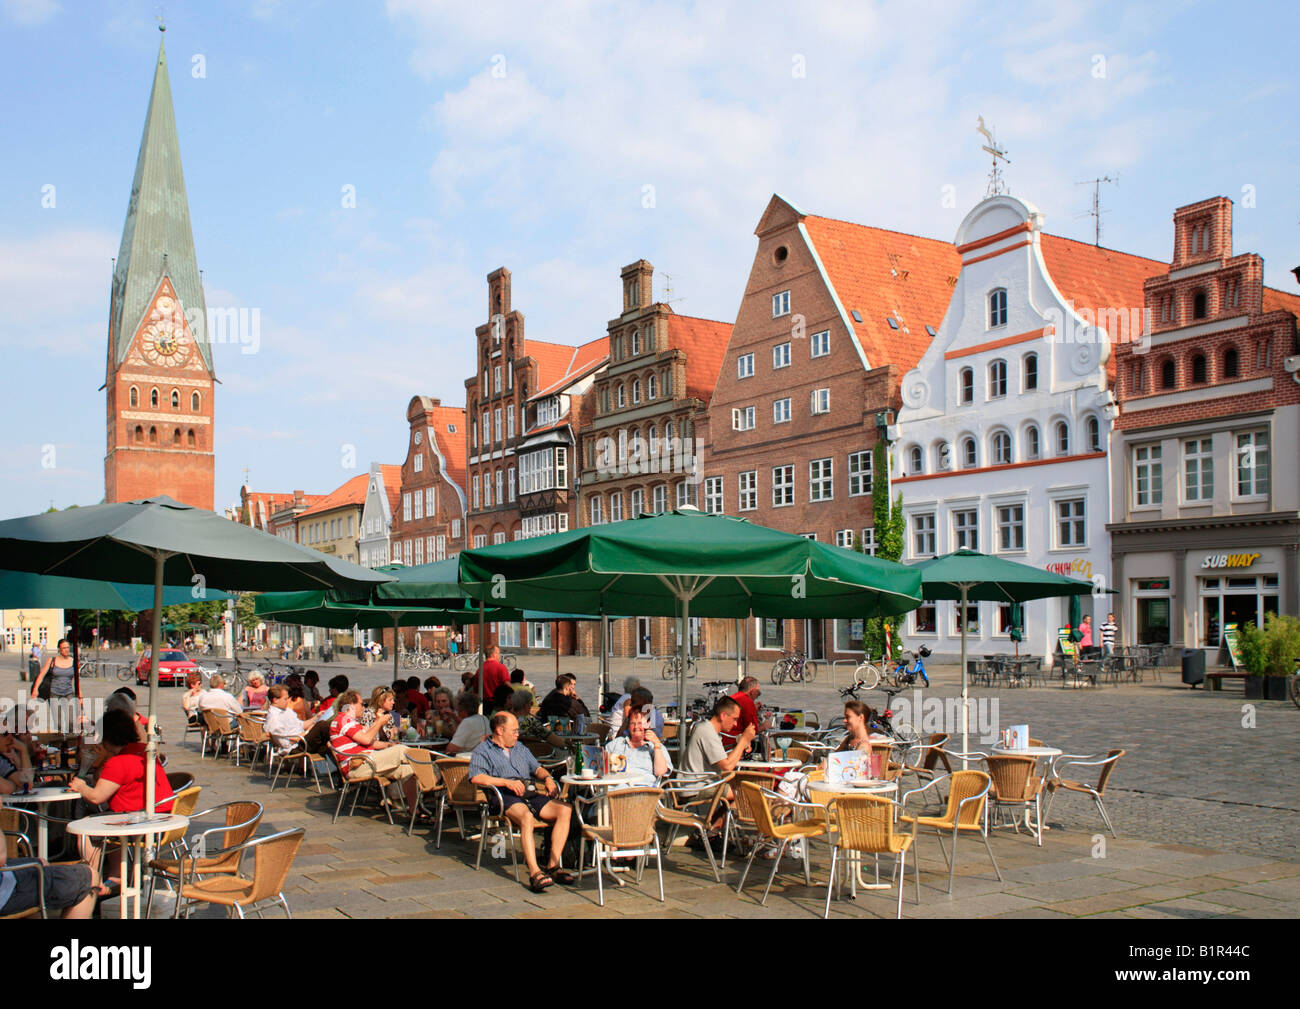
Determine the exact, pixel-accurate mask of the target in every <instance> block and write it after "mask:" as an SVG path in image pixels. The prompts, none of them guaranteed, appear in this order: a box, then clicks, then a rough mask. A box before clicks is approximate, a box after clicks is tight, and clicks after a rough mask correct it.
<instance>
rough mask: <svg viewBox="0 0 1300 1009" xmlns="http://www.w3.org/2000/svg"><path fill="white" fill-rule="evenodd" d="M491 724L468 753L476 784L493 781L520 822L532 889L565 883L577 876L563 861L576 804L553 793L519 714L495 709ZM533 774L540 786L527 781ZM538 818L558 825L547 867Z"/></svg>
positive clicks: (491, 802)
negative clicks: (541, 861)
mask: <svg viewBox="0 0 1300 1009" xmlns="http://www.w3.org/2000/svg"><path fill="white" fill-rule="evenodd" d="M491 729H492V735H491V736H490V737H489V738H487V739H485V740H483V742H481V743H479V745H478V746H476V747H475V748H474V752H473V754H472V755H471V756H470V758H469V780H470V782H471V784H474V785H479V786H487V785H491V786H493V787H495V788H497V789H498V790H499V791H500V793H501V800H500V801H501V802H502V803H504V805H505V815H506V816H508V817H509V818H510V821H511V822H512V823H514V824H515V825H516V826H517V827H518V828H519V833H520V835H521V836H522V837H523V847H524V863H525V864H526V865H527V866H528V888H529V889H530V890H532V891H533V893H541V892H542V891H543V890H545V889H546V888H547V887H548V886H550V885H551V884H552V883H554V882H555V881H556V880H559V881H560V882H561V883H564V884H565V885H568V884H571V883H573V882H575V881H576V879H577V877H576V876H574V875H573V874H572V873H570V872H568V871H566V870H565V869H562V868H561V867H560V855H561V853H562V852H563V851H564V842H565V841H567V840H568V837H569V818H570V817H571V816H572V814H573V808H572V807H571V806H570V805H569V804H568V803H567V802H560V801H558V800H557V799H556V798H554V797H555V796H556V795H558V794H559V786H558V785H556V783H555V779H554V778H553V777H551V775H550V774H549V773H548V772H547V770H546V768H544V767H542V766H541V765H540V764H538V763H537V758H536V757H534V756H533V755H532V754H531V753H529V752H528V748H527V747H526V746H520V745H519V722H518V721H516V719H515V716H514V715H512V714H510V712H508V711H502V712H500V713H498V714H495V715H493V716H492V721H491ZM534 778H536V779H537V781H538V782H540V783H541V785H542V788H541V789H540V790H539V789H537V787H536V786H533V787H532V789H530V788H529V787H528V786H529V785H530V784H531V783H532V780H533V779H534ZM487 796H488V809H489V811H490V812H491V813H493V814H497V813H500V812H501V811H502V810H501V808H500V807H498V806H497V798H496V796H495V795H493V794H492V793H491V792H488V793H487ZM539 819H540V820H542V821H543V822H544V823H550V824H552V825H553V826H552V827H551V857H550V863H551V864H550V865H549V866H547V868H546V871H545V872H543V871H542V870H541V869H540V868H539V867H538V865H537V853H536V852H535V851H534V850H533V830H534V829H535V828H536V827H537V821H538V820H539Z"/></svg>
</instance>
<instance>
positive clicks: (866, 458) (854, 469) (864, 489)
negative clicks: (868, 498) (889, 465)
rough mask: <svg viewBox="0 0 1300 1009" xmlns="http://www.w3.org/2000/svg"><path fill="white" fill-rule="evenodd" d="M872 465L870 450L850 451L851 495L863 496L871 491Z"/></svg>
mask: <svg viewBox="0 0 1300 1009" xmlns="http://www.w3.org/2000/svg"><path fill="white" fill-rule="evenodd" d="M872 465H873V461H872V455H871V453H870V452H850V453H849V497H863V496H864V495H866V494H870V493H871V467H872Z"/></svg>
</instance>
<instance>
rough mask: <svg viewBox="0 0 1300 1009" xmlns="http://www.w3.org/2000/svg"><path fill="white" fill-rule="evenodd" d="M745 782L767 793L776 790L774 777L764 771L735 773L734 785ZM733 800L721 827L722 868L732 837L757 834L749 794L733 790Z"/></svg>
mask: <svg viewBox="0 0 1300 1009" xmlns="http://www.w3.org/2000/svg"><path fill="white" fill-rule="evenodd" d="M745 782H749V783H750V784H753V785H756V786H758V787H759V788H766V789H768V790H769V791H775V790H776V775H775V774H771V773H769V772H766V771H737V772H736V773H735V776H734V783H735V784H736V785H737V786H739V785H741V784H743V783H745ZM733 794H734V799H733V800H732V802H731V803H730V805H728V807H727V818H726V820H725V821H724V822H723V825H722V862H721V865H722V868H724V869H725V868H726V867H727V849H728V848H729V847H730V846H731V838H732V835H733V834H735V835H737V838H738V837H739V834H740V832H741V831H746V832H748V833H751V834H753V833H758V826H757V821H756V820H755V811H754V808H753V807H752V806H751V805H750V795H751V793H748V792H745V793H742V792H741V791H740V790H739V788H738V787H737V788H735V789H733Z"/></svg>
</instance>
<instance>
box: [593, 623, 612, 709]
mask: <svg viewBox="0 0 1300 1009" xmlns="http://www.w3.org/2000/svg"><path fill="white" fill-rule="evenodd" d="M607 619H608V618H607V617H606V616H605V611H604V610H603V609H602V610H601V613H600V633H599V634H598V635H596V647H597V648H599V649H600V651H599V653H598V658H597V660H596V671H597V678H598V679H599V681H600V685H599V688H598V692H597V694H596V706H597V707H599V706H600V705H602V704H604V703H605V691H607V690H608V689H609V638H608V632H609V627H608V625H607V623H606V621H607Z"/></svg>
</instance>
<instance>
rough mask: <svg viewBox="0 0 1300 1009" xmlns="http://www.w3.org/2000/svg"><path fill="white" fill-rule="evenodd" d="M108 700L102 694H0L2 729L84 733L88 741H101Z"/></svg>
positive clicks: (5, 730) (3, 730)
mask: <svg viewBox="0 0 1300 1009" xmlns="http://www.w3.org/2000/svg"><path fill="white" fill-rule="evenodd" d="M104 702H105V699H104V698H102V697H91V698H87V699H85V700H78V699H77V698H75V697H51V698H50V699H49V700H48V701H40V700H37V701H33V700H32V699H31V698H30V697H19V698H12V697H0V732H13V733H19V734H21V733H24V732H33V733H35V732H58V733H63V734H65V735H77V734H82V733H84V734H85V737H86V742H88V743H97V742H99V733H100V729H101V728H102V727H103V724H104Z"/></svg>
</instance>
